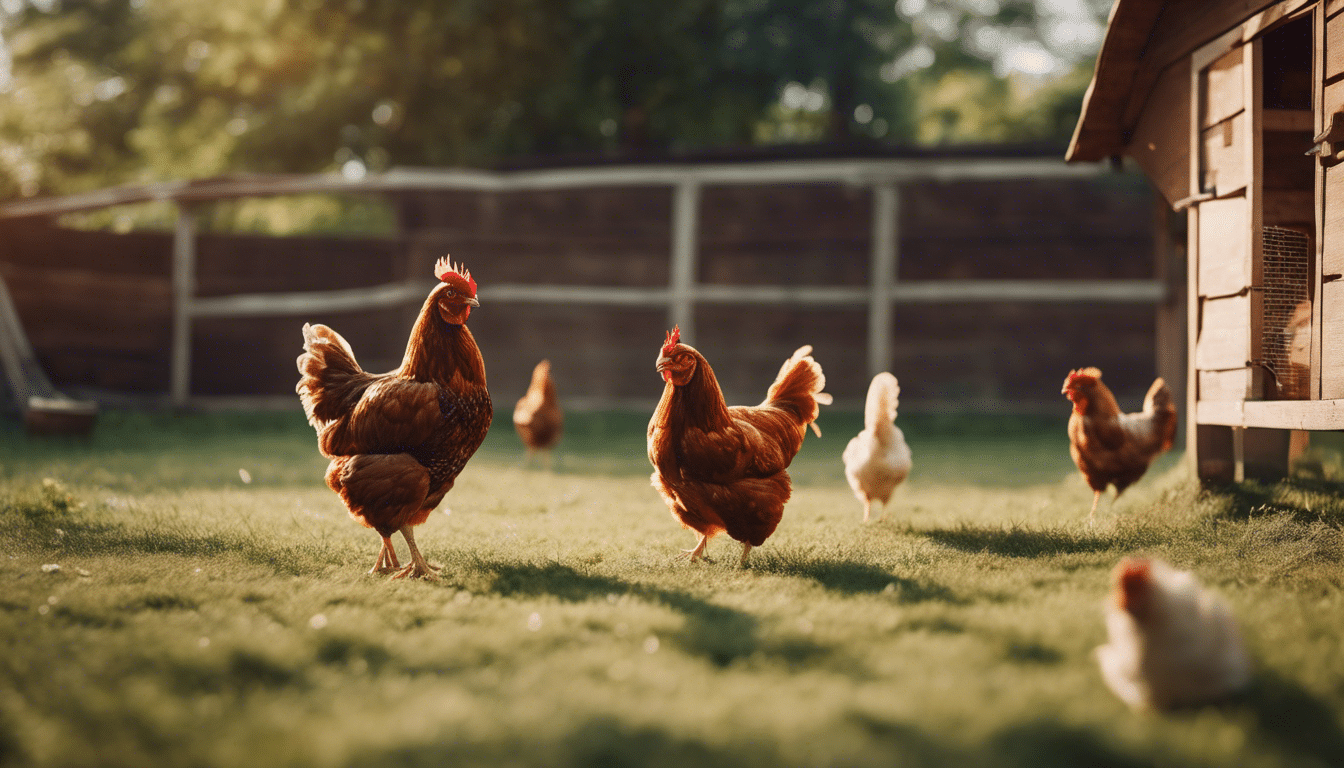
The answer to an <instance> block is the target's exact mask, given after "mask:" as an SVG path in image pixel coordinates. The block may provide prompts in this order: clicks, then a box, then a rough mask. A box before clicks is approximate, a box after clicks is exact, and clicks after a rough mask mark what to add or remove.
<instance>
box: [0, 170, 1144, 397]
mask: <svg viewBox="0 0 1344 768" xmlns="http://www.w3.org/2000/svg"><path fill="white" fill-rule="evenodd" d="M1103 172H1105V171H1104V169H1101V168H1099V167H1096V166H1085V167H1080V166H1070V165H1065V164H1064V163H1063V161H1062V160H1051V159H1020V158H1015V159H992V158H945V159H936V158H914V159H878V160H872V159H855V160H815V161H800V160H793V161H776V162H753V163H725V164H717V165H715V164H665V165H638V166H616V167H597V168H582V169H573V168H568V169H553V170H536V171H512V172H489V171H475V170H429V169H401V170H393V171H389V172H388V173H385V174H378V175H371V176H367V177H364V178H362V179H346V178H342V177H339V176H325V175H324V176H269V177H244V178H226V179H216V180H206V181H196V182H172V183H162V184H151V185H143V186H135V187H121V188H116V189H110V190H101V191H98V192H91V193H86V194H81V195H71V196H68V197H63V198H57V199H47V200H31V201H19V202H11V203H7V204H4V205H0V218H13V217H22V216H38V215H44V216H51V215H59V214H64V213H71V212H75V211H82V210H90V209H97V208H104V207H109V206H114V205H125V204H132V203H143V202H149V201H168V202H172V203H174V204H175V205H176V206H177V208H178V221H177V226H176V230H175V233H174V238H173V261H172V264H173V300H174V307H173V335H172V338H173V348H172V365H171V382H170V393H171V398H172V401H173V402H174V403H176V404H179V405H182V404H185V403H186V402H187V401H188V399H189V398H190V390H191V386H190V379H189V376H190V369H191V345H190V341H191V330H192V322H193V320H196V319H199V318H221V317H225V318H239V317H261V316H283V315H302V314H309V313H317V312H321V311H354V310H367V309H381V308H389V307H397V306H405V305H409V304H416V303H419V302H420V301H423V299H424V296H425V294H426V293H427V291H428V290H429V288H430V287H431V284H430V283H428V282H426V281H423V280H419V279H414V280H407V281H406V282H400V283H391V284H384V285H376V286H370V287H368V288H360V289H353V290H337V291H312V292H300V293H250V294H235V295H228V296H213V297H198V296H197V295H196V278H195V273H196V226H195V215H194V209H195V208H196V207H197V206H199V205H202V204H207V203H210V202H215V201H220V200H224V199H230V198H242V197H256V196H268V197H269V196H279V195H295V194H312V193H373V194H386V193H393V192H406V191H419V190H455V191H482V192H512V191H537V190H563V189H577V188H584V187H587V188H592V187H649V186H663V187H671V188H672V192H673V194H672V196H671V210H670V211H669V216H668V221H669V226H670V228H671V232H670V234H671V248H670V253H669V254H668V259H669V262H670V264H669V267H670V269H669V272H668V274H669V280H668V285H667V287H665V288H661V287H660V288H634V287H614V286H613V287H604V286H591V285H589V286H576V285H540V284H505V285H495V286H493V287H488V288H483V289H482V291H481V299H482V301H486V302H535V303H565V304H588V305H606V306H625V307H650V308H661V309H664V310H666V311H667V313H668V324H669V325H678V326H680V327H681V329H682V337H683V338H684V339H686V340H687V341H688V342H692V343H693V340H694V338H695V322H694V321H695V308H696V306H697V305H701V304H715V305H730V304H747V305H802V306H810V307H840V308H853V309H855V310H856V311H858V310H865V309H866V311H867V313H868V319H869V321H868V344H867V347H868V360H867V367H868V373H869V375H870V376H871V375H872V374H875V373H877V372H879V371H883V370H887V369H888V368H889V367H890V364H891V359H890V357H891V341H892V339H891V333H892V328H891V320H892V312H893V310H894V307H895V305H898V304H903V303H924V304H928V303H940V302H941V303H973V302H1041V303H1096V302H1104V303H1141V304H1157V303H1160V302H1162V301H1164V300H1165V299H1166V298H1167V288H1166V285H1165V284H1164V283H1163V282H1161V281H1159V280H1114V281H1106V280H1101V281H1098V280H930V281H907V282H902V281H900V280H898V278H897V275H898V268H897V267H898V264H899V258H900V253H899V251H900V242H901V233H900V228H899V222H900V205H901V189H900V185H901V184H902V183H906V182H914V181H928V180H933V181H968V180H978V181H985V180H1008V179H1034V178H1085V177H1090V176H1096V175H1097V174H1099V173H1103ZM809 183H813V184H814V183H835V184H845V185H850V186H856V187H863V188H869V189H871V190H872V192H873V196H872V200H873V204H872V219H871V227H870V232H869V239H870V243H871V244H870V265H869V276H868V284H867V285H866V286H862V287H850V286H816V285H813V286H797V287H788V286H769V285H744V286H738V285H719V284H706V283H699V282H697V280H696V275H697V273H698V264H699V251H700V246H699V234H700V222H699V219H700V207H701V205H700V202H701V193H702V191H703V189H704V188H705V187H706V186H717V185H767V184H809Z"/></svg>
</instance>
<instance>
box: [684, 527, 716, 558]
mask: <svg viewBox="0 0 1344 768" xmlns="http://www.w3.org/2000/svg"><path fill="white" fill-rule="evenodd" d="M707 546H709V536H708V535H705V534H701V535H700V541H698V542H696V544H695V547H694V548H692V549H683V550H682V551H681V555H680V557H682V558H685V559H687V560H690V561H691V562H692V563H694V562H695V561H696V560H704V561H705V562H707V563H712V562H714V561H713V560H710V559H709V556H708V555H706V554H705V547H707Z"/></svg>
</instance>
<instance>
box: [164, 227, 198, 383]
mask: <svg viewBox="0 0 1344 768" xmlns="http://www.w3.org/2000/svg"><path fill="white" fill-rule="evenodd" d="M195 297H196V215H195V212H194V211H192V210H191V208H190V207H189V206H187V205H185V204H183V203H178V204H177V225H176V226H175V227H174V228H173V351H172V355H173V356H172V368H171V369H170V374H169V375H170V379H169V386H168V392H169V396H170V398H171V401H172V404H173V406H174V407H178V408H181V407H183V406H185V405H186V404H187V398H188V397H190V395H191V315H192V302H193V301H194V300H195Z"/></svg>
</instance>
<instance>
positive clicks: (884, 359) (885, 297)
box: [868, 184, 901, 379]
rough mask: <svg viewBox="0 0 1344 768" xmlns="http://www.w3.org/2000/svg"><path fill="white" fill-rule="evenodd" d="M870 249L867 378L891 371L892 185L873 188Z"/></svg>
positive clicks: (895, 215) (896, 193) (895, 220)
mask: <svg viewBox="0 0 1344 768" xmlns="http://www.w3.org/2000/svg"><path fill="white" fill-rule="evenodd" d="M872 206H873V213H872V216H873V223H872V251H871V253H870V255H869V261H870V265H871V266H870V268H869V286H868V290H869V291H870V295H869V305H868V378H869V379H872V377H873V376H876V375H877V374H879V373H881V372H883V371H890V370H891V362H892V356H891V314H892V313H891V289H892V284H893V283H894V282H895V281H896V275H897V259H898V258H899V257H900V233H899V232H898V231H897V230H898V227H899V226H900V224H899V222H900V210H901V198H900V190H899V189H897V187H896V185H895V184H883V185H881V186H879V187H877V188H875V189H874V190H873V198H872Z"/></svg>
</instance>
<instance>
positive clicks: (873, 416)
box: [863, 371, 901, 432]
mask: <svg viewBox="0 0 1344 768" xmlns="http://www.w3.org/2000/svg"><path fill="white" fill-rule="evenodd" d="M900 394H901V385H900V384H899V383H897V381H896V377H895V376H892V375H891V374H890V373H887V372H886V371H883V372H882V373H879V374H877V375H876V376H874V377H873V383H871V384H869V385H868V400H867V401H866V402H865V403H864V406H863V426H864V429H867V430H868V431H869V432H875V431H877V427H878V425H879V424H883V423H886V424H890V423H892V422H893V421H895V420H896V406H897V405H898V404H899V403H900Z"/></svg>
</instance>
